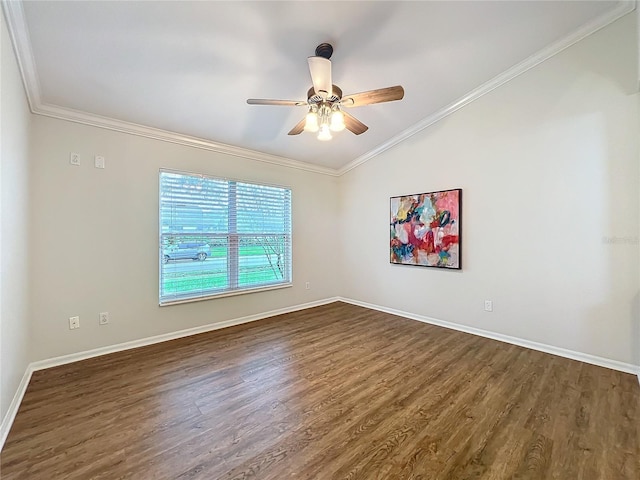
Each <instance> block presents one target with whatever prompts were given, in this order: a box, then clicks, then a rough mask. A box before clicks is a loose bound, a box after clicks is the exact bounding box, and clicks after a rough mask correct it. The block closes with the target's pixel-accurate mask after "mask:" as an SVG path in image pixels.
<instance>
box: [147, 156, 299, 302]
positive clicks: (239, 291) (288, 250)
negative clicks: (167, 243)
mask: <svg viewBox="0 0 640 480" xmlns="http://www.w3.org/2000/svg"><path fill="white" fill-rule="evenodd" d="M163 173H169V174H174V175H184V176H191V177H200V178H209V179H212V180H217V181H224V182H234V183H236V184H237V183H242V184H245V185H256V186H262V187H272V188H280V189H286V190H288V191H289V212H288V213H289V233H288V237H289V238H288V240H289V241H288V242H285V258H287V259H288V260H289V262H288V269H287V273H286V274H285V279H283V281H282V282H279V283H277V284H270V285H260V286H256V287H247V288H235V289H233V290H222V291H219V292H217V293H214V292H213V291H208V292H209V293H205V294H201V295H194V296H189V297H186V296H182V297H181V296H177V297H176V298H175V299H168V298H165V299H163V297H162V281H163V273H162V268H163V261H162V260H163V247H162V240H163V235H167V233H163V231H162V174H163ZM157 198H158V205H157V209H158V305H159V306H161V307H164V306H170V305H178V304H182V303H191V302H200V301H203V300H211V299H215V298H224V297H232V296H236V295H245V294H250V293H257V292H265V291H270V290H279V289H282V288H290V287H293V189H292V188H291V187H290V186H288V185H282V184H273V183H266V182H256V181H254V180H244V179H238V178H230V177H222V176H214V175H210V174H206V173H200V172H192V171H187V170H177V169H170V168H160V169H159V171H158V195H157ZM230 210H231V207H230V204H229V203H228V204H227V211H228V212H229V211H230ZM216 235H226V236H227V237H228V239H229V240H228V246H227V259H228V261H227V280H228V283H229V284H231V279H230V277H231V273H230V271H229V267H230V263H234V264H235V265H236V267H237V266H238V264H239V259H240V255H239V254H236V255H235V257H236V258H235V259H233V260H232V259H231V258H230V255H231V246H230V245H231V243H232V240H231V239H232V238H234V242H235V243H236V244H237V243H238V240H239V237H241V236H242V235H243V233H241V232H237V231H236V232H228V231H226V232H220V233H217V234H216ZM285 235H286V234H285ZM205 236H206V234H205ZM234 250H235V251H236V252H238V249H237V246H236V248H235V249H234ZM235 273H236V275H237V273H238V272H235ZM287 276H288V280H287ZM236 281H237V279H236Z"/></svg>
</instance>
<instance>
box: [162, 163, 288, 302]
mask: <svg viewBox="0 0 640 480" xmlns="http://www.w3.org/2000/svg"><path fill="white" fill-rule="evenodd" d="M290 285H291V190H290V189H288V188H283V187H275V186H270V185H259V184H254V183H247V182H240V181H235V180H226V179H221V178H213V177H207V176H204V175H193V174H184V173H177V172H170V171H165V170H161V171H160V305H166V304H170V303H175V302H181V301H184V300H192V299H202V298H210V297H214V296H217V295H228V294H231V293H239V292H247V291H251V290H258V289H265V288H273V287H280V286H290Z"/></svg>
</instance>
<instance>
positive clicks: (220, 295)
mask: <svg viewBox="0 0 640 480" xmlns="http://www.w3.org/2000/svg"><path fill="white" fill-rule="evenodd" d="M289 287H293V282H290V283H284V284H280V285H271V286H268V287H258V288H251V289H244V290H234V291H231V292H223V293H213V294H211V295H206V296H203V297H196V298H184V299H176V300H165V301H161V302H159V304H158V305H159V306H161V307H168V306H170V305H179V304H181V303H192V302H201V301H203V300H212V299H215V298H224V297H235V296H236V295H246V294H248V293H257V292H268V291H270V290H280V289H281V288H289Z"/></svg>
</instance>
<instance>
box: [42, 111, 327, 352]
mask: <svg viewBox="0 0 640 480" xmlns="http://www.w3.org/2000/svg"><path fill="white" fill-rule="evenodd" d="M32 136H33V143H32V160H33V168H34V171H33V184H32V186H33V207H34V223H33V226H34V235H33V242H32V256H31V258H32V261H33V266H34V268H33V282H32V289H31V298H32V301H33V324H32V325H33V335H32V336H33V358H32V360H40V359H46V358H51V357H55V356H59V355H64V354H69V353H75V352H81V351H85V350H89V349H93V348H98V347H102V346H108V345H113V344H117V343H122V342H126V341H130V340H136V339H141V338H145V337H149V336H154V335H159V334H163V333H169V332H175V331H178V330H182V329H186V328H191V327H197V326H201V325H206V324H211V323H219V322H222V321H225V320H230V319H235V318H238V317H243V316H246V315H253V314H258V313H261V312H266V311H271V310H274V309H280V308H286V307H290V306H295V305H299V304H303V303H307V302H311V301H315V300H320V299H325V298H328V297H333V296H335V295H337V294H338V291H337V286H336V282H335V281H334V280H335V272H336V269H337V262H336V260H335V255H334V254H333V252H335V250H336V248H337V243H336V240H335V235H334V233H335V232H334V227H335V224H336V221H335V218H336V215H337V180H336V178H334V177H328V176H325V175H319V174H314V173H309V172H305V171H301V170H296V169H292V168H284V167H279V166H275V165H269V164H265V163H262V162H257V161H253V160H247V159H243V158H238V157H231V156H226V155H222V154H218V153H215V152H210V151H206V150H200V149H196V148H191V147H185V146H181V145H174V144H170V143H166V142H161V141H157V140H151V139H147V138H142V137H137V136H133V135H127V134H123V133H119V132H114V131H110V130H104V129H99V128H95V127H90V126H86V125H79V124H74V123H70V122H66V121H62V120H57V119H52V118H47V117H42V116H37V117H35V118H34V121H33V130H32ZM72 151H73V152H77V153H79V154H80V155H81V161H82V165H81V166H80V167H75V166H72V165H70V164H69V153H70V152H72ZM97 154H99V155H104V156H105V157H106V169H104V170H100V169H96V168H94V166H93V157H94V155H97ZM160 168H171V169H178V170H184V171H189V172H198V173H205V174H211V175H216V176H221V177H230V178H238V179H243V180H249V181H256V182H266V183H271V184H280V185H288V186H290V187H291V188H292V196H293V242H294V250H293V279H294V286H293V287H291V288H285V289H280V290H275V291H268V292H262V293H254V294H250V295H240V296H235V297H228V298H221V299H216V300H208V301H201V302H194V303H188V304H181V305H173V306H167V307H159V306H158V171H159V169H160ZM306 281H309V282H311V289H310V290H306V289H305V287H304V283H305V282H306ZM102 311H108V312H109V313H110V323H109V325H107V326H99V325H98V313H99V312H102ZM72 315H79V316H80V323H81V327H80V329H77V330H69V328H68V317H69V316H72Z"/></svg>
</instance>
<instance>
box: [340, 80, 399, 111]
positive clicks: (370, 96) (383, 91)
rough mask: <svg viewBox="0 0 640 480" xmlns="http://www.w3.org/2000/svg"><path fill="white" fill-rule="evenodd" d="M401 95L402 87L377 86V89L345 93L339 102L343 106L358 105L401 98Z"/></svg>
mask: <svg viewBox="0 0 640 480" xmlns="http://www.w3.org/2000/svg"><path fill="white" fill-rule="evenodd" d="M403 97H404V88H402V87H401V86H400V85H396V86H395V87H387V88H378V89H377V90H369V91H367V92H361V93H354V94H353V95H345V96H343V97H342V100H341V103H342V105H344V106H345V107H360V106H362V105H371V104H374V103H382V102H393V101H394V100H402V98H403Z"/></svg>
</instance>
